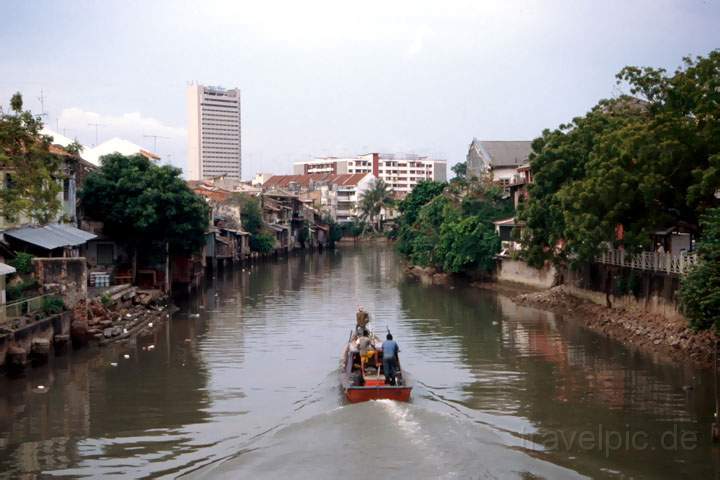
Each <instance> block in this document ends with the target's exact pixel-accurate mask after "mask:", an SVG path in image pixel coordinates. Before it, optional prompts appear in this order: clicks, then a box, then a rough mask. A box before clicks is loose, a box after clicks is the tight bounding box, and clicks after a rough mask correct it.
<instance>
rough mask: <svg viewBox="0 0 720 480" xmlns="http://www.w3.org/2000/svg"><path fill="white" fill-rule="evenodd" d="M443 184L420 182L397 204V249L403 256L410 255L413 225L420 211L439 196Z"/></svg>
mask: <svg viewBox="0 0 720 480" xmlns="http://www.w3.org/2000/svg"><path fill="white" fill-rule="evenodd" d="M446 186H447V184H446V183H444V182H435V181H422V182H419V183H418V184H417V185H415V188H413V189H412V191H411V192H410V193H409V194H408V195H407V196H406V197H405V198H404V199H403V200H401V201H400V202H399V204H398V211H399V212H400V217H399V219H398V226H397V234H396V235H395V236H396V238H397V249H398V251H399V252H400V253H402V254H404V255H410V254H411V253H412V241H413V239H414V233H413V231H412V230H413V228H412V227H413V225H414V224H415V222H416V221H417V217H418V214H419V213H420V209H421V208H422V207H423V206H424V205H426V204H428V203H429V202H430V201H431V200H432V199H433V198H435V197H437V196H438V195H440V194H441V193H442V192H443V190H445V187H446Z"/></svg>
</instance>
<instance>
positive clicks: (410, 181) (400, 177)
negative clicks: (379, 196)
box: [293, 153, 447, 194]
mask: <svg viewBox="0 0 720 480" xmlns="http://www.w3.org/2000/svg"><path fill="white" fill-rule="evenodd" d="M306 165H307V172H308V173H331V172H332V171H333V170H335V171H336V173H338V174H340V173H373V154H372V153H368V154H365V155H359V156H357V157H353V158H343V159H340V158H337V159H335V158H331V159H317V160H312V161H308V162H296V163H295V164H294V166H293V171H294V173H295V174H303V173H305V170H306ZM378 178H380V179H382V180H383V181H384V182H385V183H387V184H388V185H390V187H392V189H393V190H394V191H396V192H398V193H401V194H407V193H410V191H411V190H412V189H413V188H414V187H415V185H417V184H418V182H421V181H423V180H435V181H439V182H444V181H446V180H447V161H445V160H435V159H431V158H428V157H425V156H420V155H380V157H379V159H378Z"/></svg>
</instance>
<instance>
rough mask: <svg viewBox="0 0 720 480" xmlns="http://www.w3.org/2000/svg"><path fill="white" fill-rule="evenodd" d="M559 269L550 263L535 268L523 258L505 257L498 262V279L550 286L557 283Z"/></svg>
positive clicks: (544, 286)
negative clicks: (540, 267)
mask: <svg viewBox="0 0 720 480" xmlns="http://www.w3.org/2000/svg"><path fill="white" fill-rule="evenodd" d="M556 277H557V271H556V270H555V267H553V266H552V265H550V264H548V265H546V266H545V267H543V268H542V269H539V270H538V269H537V268H533V267H530V266H528V265H527V263H525V262H524V261H522V260H512V259H510V258H503V259H502V260H500V261H499V262H498V268H497V280H498V281H501V282H513V283H520V284H522V285H528V286H530V287H535V288H550V287H552V286H553V285H555V283H556Z"/></svg>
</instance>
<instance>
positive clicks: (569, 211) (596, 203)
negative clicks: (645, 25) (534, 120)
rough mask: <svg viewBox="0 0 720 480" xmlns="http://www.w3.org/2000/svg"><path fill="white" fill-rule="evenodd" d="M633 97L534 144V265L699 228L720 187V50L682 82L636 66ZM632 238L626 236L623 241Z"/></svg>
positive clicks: (529, 218) (530, 238) (695, 64)
mask: <svg viewBox="0 0 720 480" xmlns="http://www.w3.org/2000/svg"><path fill="white" fill-rule="evenodd" d="M618 81H619V82H620V83H621V84H623V85H626V86H627V87H628V88H629V90H630V93H631V94H632V96H621V97H619V98H617V99H613V100H603V101H601V102H600V103H599V104H598V105H597V106H596V107H594V108H593V109H592V110H591V111H590V112H589V113H588V114H586V115H585V116H583V117H580V118H576V119H574V120H573V121H572V122H571V123H570V124H568V125H562V126H560V127H559V128H558V129H556V130H553V131H549V130H546V131H544V132H543V135H542V136H541V137H540V138H538V139H537V140H535V141H534V142H533V154H532V155H531V161H530V165H531V168H532V170H533V175H534V182H535V183H534V184H533V185H532V186H531V187H530V199H529V201H528V202H527V203H526V204H525V205H524V206H523V208H522V211H521V213H520V216H521V218H522V219H523V220H524V221H525V222H526V228H525V230H524V238H523V242H524V243H525V249H526V253H525V255H526V256H527V259H528V261H529V262H530V263H531V264H533V265H535V266H540V265H542V263H544V261H545V260H548V259H554V260H558V261H566V260H571V261H576V262H587V261H591V260H592V258H593V257H594V256H595V255H596V254H597V253H598V252H599V250H600V249H602V248H606V246H607V245H612V244H615V245H616V246H617V245H619V244H622V246H623V247H624V248H626V249H627V250H629V251H638V250H643V249H646V248H648V247H650V243H649V239H650V234H651V233H652V231H653V230H655V229H657V228H660V227H664V226H667V225H670V224H673V223H675V222H677V221H684V222H689V223H696V222H697V218H698V215H699V214H700V213H701V212H702V211H703V210H704V209H706V208H708V207H710V206H712V205H714V204H716V202H717V199H716V198H715V192H716V191H717V190H718V188H720V157H719V156H718V152H720V118H718V112H719V111H720V107H719V105H720V90H719V89H718V86H719V85H720V53H718V52H712V53H711V54H710V55H709V56H708V57H707V58H701V57H698V58H696V59H686V60H685V64H684V66H683V67H682V68H680V69H678V70H677V71H676V72H675V73H674V74H673V75H668V74H667V73H666V72H665V71H664V70H661V69H652V68H637V67H627V68H625V69H623V70H622V71H621V72H620V73H619V74H618ZM619 232H622V235H618V233H619Z"/></svg>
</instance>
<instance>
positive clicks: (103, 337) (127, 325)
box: [70, 285, 170, 347]
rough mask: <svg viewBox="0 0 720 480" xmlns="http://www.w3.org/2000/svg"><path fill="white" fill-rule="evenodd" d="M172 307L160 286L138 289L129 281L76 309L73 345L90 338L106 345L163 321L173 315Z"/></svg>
mask: <svg viewBox="0 0 720 480" xmlns="http://www.w3.org/2000/svg"><path fill="white" fill-rule="evenodd" d="M168 310H169V307H168V306H167V304H166V296H165V295H164V294H163V293H162V292H160V291H159V290H137V288H135V287H130V286H129V285H127V286H120V287H119V288H116V289H115V290H110V291H108V292H105V293H104V294H103V295H102V296H96V297H94V298H92V299H89V300H82V301H80V302H78V303H77V304H76V305H75V307H74V308H73V310H72V311H73V321H72V324H71V327H70V336H71V338H72V342H73V346H75V347H80V346H83V345H86V344H88V343H89V342H96V343H97V344H98V345H106V344H108V343H111V342H114V341H118V340H123V339H126V338H128V337H131V336H133V335H135V334H137V333H138V332H140V331H141V330H143V329H144V328H147V326H148V325H150V326H152V327H154V326H157V325H159V324H160V322H162V321H164V320H166V319H167V318H168V317H169V316H170V312H169V311H168ZM152 327H151V328H152Z"/></svg>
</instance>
